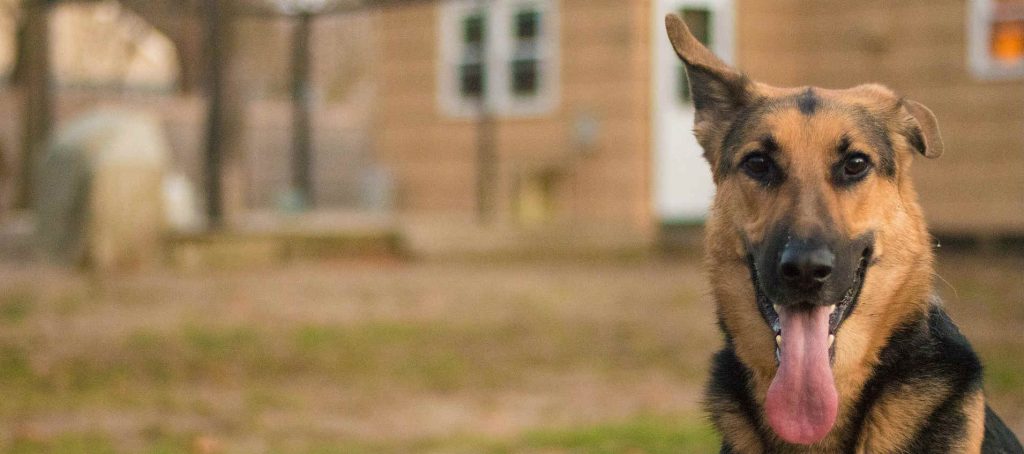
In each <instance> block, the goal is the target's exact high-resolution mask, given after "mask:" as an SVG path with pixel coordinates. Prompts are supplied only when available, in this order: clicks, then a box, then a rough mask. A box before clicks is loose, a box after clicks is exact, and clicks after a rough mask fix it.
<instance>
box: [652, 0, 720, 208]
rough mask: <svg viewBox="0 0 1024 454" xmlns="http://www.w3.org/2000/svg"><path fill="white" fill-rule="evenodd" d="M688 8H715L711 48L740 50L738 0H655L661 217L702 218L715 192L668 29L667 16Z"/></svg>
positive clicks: (656, 184)
mask: <svg viewBox="0 0 1024 454" xmlns="http://www.w3.org/2000/svg"><path fill="white" fill-rule="evenodd" d="M685 7H696V8H703V9H707V10H709V11H710V12H711V21H712V23H711V46H710V47H711V50H712V51H713V52H714V53H715V54H716V55H718V56H719V57H720V58H721V59H722V60H723V61H725V62H726V63H730V64H731V63H732V61H733V58H734V55H735V52H734V50H735V43H736V27H735V13H734V7H733V0H654V1H653V2H652V8H651V10H652V11H651V15H652V19H651V24H652V25H651V43H652V45H651V59H652V60H651V61H652V67H651V68H652V69H651V93H650V96H651V100H652V101H651V109H652V111H651V118H652V122H651V128H652V130H651V134H652V140H651V156H652V160H651V162H652V166H653V167H652V169H651V194H652V200H651V202H650V203H651V204H652V207H653V210H654V213H655V214H656V216H657V218H658V220H659V221H660V222H694V221H702V220H704V219H705V218H706V217H707V215H708V210H709V207H710V205H711V200H712V198H713V196H714V182H713V181H712V179H711V170H710V167H709V166H708V163H707V162H706V161H705V160H704V158H703V157H702V154H703V151H702V150H701V148H700V145H699V144H698V143H697V139H696V138H695V137H694V136H693V121H694V117H695V111H694V109H693V104H692V103H689V102H685V101H683V100H682V99H680V97H679V92H678V90H679V79H678V77H679V71H680V70H681V67H682V63H681V62H680V61H679V57H677V56H676V54H675V52H674V51H673V50H672V45H671V43H669V40H668V36H667V34H666V32H665V26H664V23H665V15H666V14H668V13H670V12H678V11H679V10H680V9H683V8H685Z"/></svg>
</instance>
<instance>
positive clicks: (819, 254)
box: [779, 240, 836, 291]
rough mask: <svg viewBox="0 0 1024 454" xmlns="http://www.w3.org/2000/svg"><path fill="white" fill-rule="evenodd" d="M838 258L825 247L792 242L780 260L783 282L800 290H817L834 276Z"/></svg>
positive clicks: (803, 242)
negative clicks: (834, 267)
mask: <svg viewBox="0 0 1024 454" xmlns="http://www.w3.org/2000/svg"><path fill="white" fill-rule="evenodd" d="M835 260H836V256H835V254H833V253H832V251H831V250H830V249H829V248H828V247H827V246H824V245H820V244H814V243H812V242H807V241H797V240H794V241H791V242H790V243H789V244H787V245H786V247H785V248H784V249H783V250H782V257H780V258H779V275H780V276H781V277H782V282H783V283H784V284H785V285H787V286H789V287H792V288H795V289H799V290H805V291H806V290H817V289H819V288H820V287H821V285H822V284H824V283H825V281H826V280H828V277H829V276H831V275H832V267H833V266H834V265H835Z"/></svg>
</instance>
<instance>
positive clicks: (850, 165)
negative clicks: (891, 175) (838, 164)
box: [843, 153, 871, 178]
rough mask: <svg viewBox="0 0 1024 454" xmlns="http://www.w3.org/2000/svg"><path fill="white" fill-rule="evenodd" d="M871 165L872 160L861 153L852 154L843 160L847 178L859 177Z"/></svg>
mask: <svg viewBox="0 0 1024 454" xmlns="http://www.w3.org/2000/svg"><path fill="white" fill-rule="evenodd" d="M870 167H871V160H870V159H868V157H867V156H864V155H862V154H860V153H857V154H854V155H851V156H850V157H849V158H846V161H845V162H843V173H844V174H845V175H846V177H847V178H857V177H859V176H861V175H863V174H864V173H865V172H867V171H868V168H870Z"/></svg>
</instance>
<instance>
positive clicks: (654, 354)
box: [0, 254, 1024, 454]
mask: <svg viewBox="0 0 1024 454" xmlns="http://www.w3.org/2000/svg"><path fill="white" fill-rule="evenodd" d="M939 275H940V276H941V277H942V278H943V279H944V280H945V281H946V282H943V281H942V280H939V281H938V282H939V284H938V285H939V290H940V293H941V294H942V295H943V296H944V297H945V298H946V299H947V302H948V304H947V306H948V308H949V310H950V312H951V313H952V315H953V317H954V319H955V320H956V321H957V322H958V323H959V324H960V326H961V328H962V330H963V331H964V332H965V333H966V334H967V336H968V337H969V338H970V339H971V340H972V342H973V343H974V345H975V347H976V348H977V349H978V350H979V352H980V353H981V354H982V356H983V358H984V360H985V361H986V365H987V369H986V374H987V383H986V387H987V391H988V394H989V396H990V402H991V403H992V405H993V406H994V407H996V409H997V410H998V411H1000V413H1001V414H1002V415H1003V417H1004V419H1006V420H1007V422H1008V423H1009V424H1010V425H1011V427H1013V428H1014V429H1015V430H1016V431H1017V432H1018V433H1021V432H1022V430H1024V379H1022V377H1024V334H1021V326H1024V259H1022V258H1019V257H1016V258H1006V257H1003V258H993V257H980V256H972V255H956V254H953V255H948V256H943V257H941V266H940V267H939ZM705 291H706V286H705V284H704V279H703V276H702V274H701V271H700V268H699V265H698V264H696V263H695V262H692V261H686V260H654V259H652V260H636V261H607V262H588V263H579V262H569V261H546V262H510V263H487V264H484V263H416V262H413V263H403V262H383V261H381V262H345V263H340V262H333V263H320V264H304V265H295V266H290V267H287V268H276V269H256V270H247V271H230V272H227V271H225V272H206V273H186V272H167V271H163V272H148V273H142V274H137V275H125V276H107V277H95V276H89V275H82V274H71V273H66V272H61V271H57V270H52V269H45V268H40V267H29V266H24V265H18V264H11V263H8V264H0V395H2V396H4V397H3V398H2V399H0V452H9V453H48V452H49V453H152V454H156V453H310V454H312V453H406V452H417V453H420V452H422V453H652V454H653V453H675V452H717V442H718V439H717V435H715V434H714V432H713V431H712V430H711V429H710V427H709V426H708V424H707V423H706V421H705V420H704V418H703V415H702V413H701V411H700V391H701V388H702V386H703V382H704V379H705V374H706V368H707V361H708V358H709V356H710V355H711V353H712V352H713V351H714V350H715V349H716V348H717V347H718V346H719V344H720V337H719V335H718V333H717V329H716V327H715V324H714V317H713V308H712V305H711V303H710V302H709V301H708V300H707V298H706V297H705V296H704V294H705Z"/></svg>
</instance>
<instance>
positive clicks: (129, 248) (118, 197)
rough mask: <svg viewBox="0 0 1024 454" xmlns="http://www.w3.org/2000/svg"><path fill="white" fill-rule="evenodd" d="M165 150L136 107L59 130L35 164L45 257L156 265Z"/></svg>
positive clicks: (109, 266)
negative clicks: (136, 110) (129, 110)
mask: <svg viewBox="0 0 1024 454" xmlns="http://www.w3.org/2000/svg"><path fill="white" fill-rule="evenodd" d="M168 155H169V146H168V144H167V139H166V136H165V134H164V131H163V129H162V127H161V125H160V122H159V120H158V119H156V118H154V117H152V116H149V115H146V114H140V113H138V112H124V111H96V112H91V113H88V114H85V115H82V116H80V117H79V118H77V119H75V120H73V121H71V122H69V123H68V125H67V126H66V127H64V128H62V129H61V130H59V131H58V132H57V134H56V136H55V137H54V139H53V141H52V143H51V144H50V146H49V147H48V149H47V150H46V153H44V154H43V156H42V157H41V158H40V160H39V161H38V162H37V163H36V164H37V167H36V170H37V174H38V176H37V178H36V183H37V188H36V192H35V194H36V206H37V211H36V216H37V221H36V223H37V228H36V231H37V241H38V244H39V246H40V249H41V250H42V252H43V253H44V254H45V256H46V257H48V258H50V259H52V260H55V261H58V262H60V263H64V264H69V265H71V264H82V265H85V264H87V265H91V266H94V267H96V268H97V269H100V270H114V269H126V268H136V267H139V266H144V265H148V264H152V263H155V262H157V261H158V260H159V258H160V253H161V249H162V247H161V235H162V233H163V231H164V226H165V212H164V202H163V178H164V175H165V170H166V167H167V159H168Z"/></svg>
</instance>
